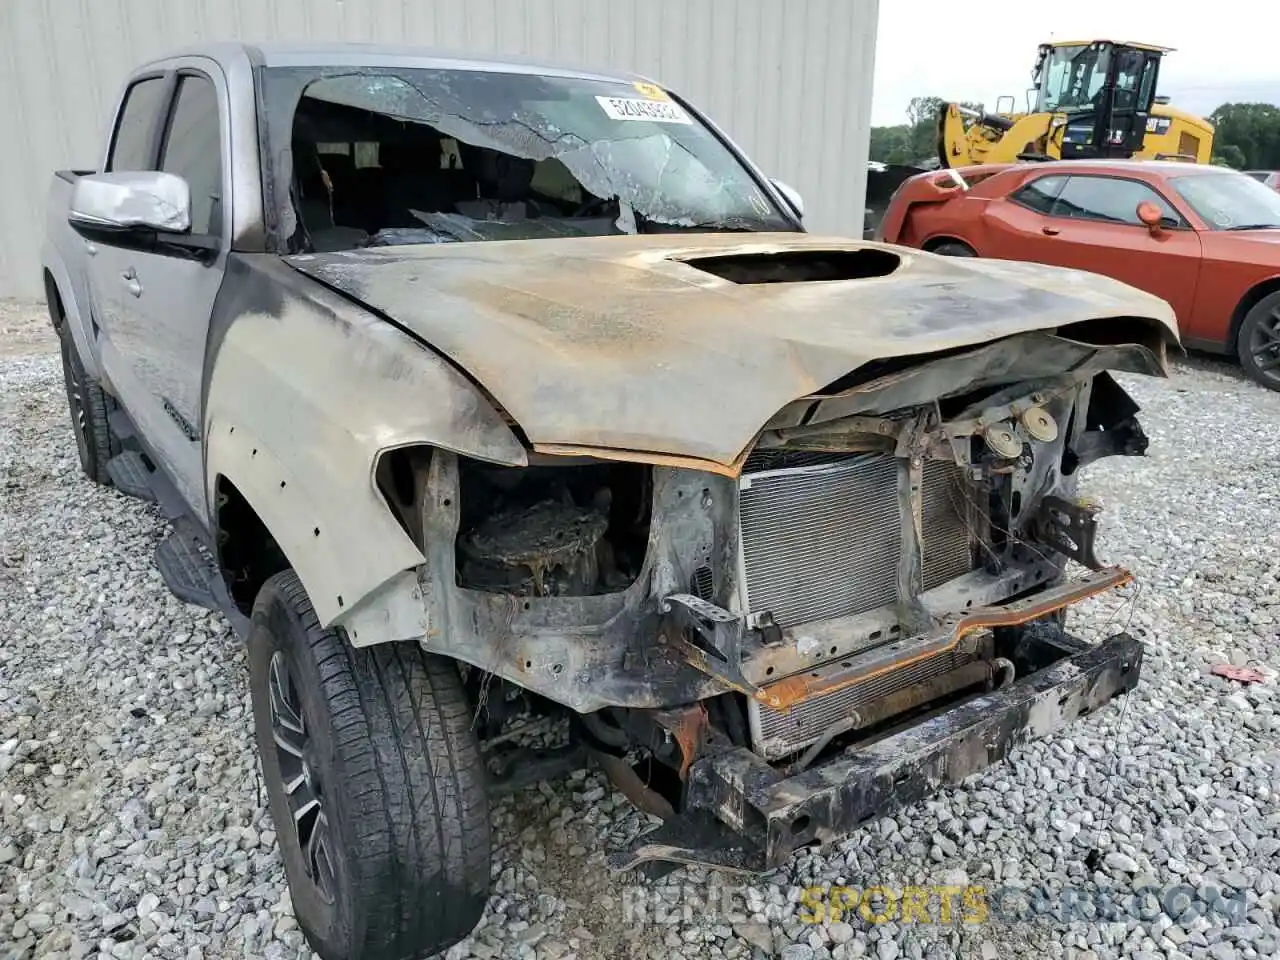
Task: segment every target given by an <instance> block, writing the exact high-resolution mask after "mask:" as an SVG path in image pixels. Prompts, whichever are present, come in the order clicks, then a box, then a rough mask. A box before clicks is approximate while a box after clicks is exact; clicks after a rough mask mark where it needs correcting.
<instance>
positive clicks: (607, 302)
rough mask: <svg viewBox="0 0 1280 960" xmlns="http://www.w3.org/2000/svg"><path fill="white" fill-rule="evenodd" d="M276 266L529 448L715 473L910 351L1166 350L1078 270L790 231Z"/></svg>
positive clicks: (1112, 358) (336, 257) (1149, 328)
mask: <svg viewBox="0 0 1280 960" xmlns="http://www.w3.org/2000/svg"><path fill="white" fill-rule="evenodd" d="M288 262H289V263H290V264H291V265H292V266H293V267H294V268H295V269H297V270H299V271H301V272H302V273H304V274H306V275H308V276H310V277H312V278H314V279H315V280H318V281H320V282H321V283H323V284H325V285H327V286H329V287H331V288H333V289H335V290H337V291H339V292H340V293H342V294H343V295H345V296H347V297H350V298H353V299H356V300H359V301H360V302H362V303H364V304H366V305H367V306H368V307H370V308H372V309H374V310H376V311H378V312H379V313H381V314H383V315H384V316H386V317H387V318H388V319H389V320H390V321H392V322H394V323H396V324H398V325H400V326H402V327H404V328H406V329H407V330H409V331H410V332H411V333H413V334H414V335H415V336H417V337H418V338H419V339H421V340H422V341H423V342H424V343H426V344H427V345H428V346H430V347H431V348H432V349H434V350H437V351H439V352H440V353H441V354H443V355H445V356H446V357H448V358H449V359H450V360H451V361H452V362H453V363H455V364H456V365H457V366H458V367H460V368H461V369H463V370H464V371H465V372H466V373H467V374H468V375H469V376H470V377H472V378H473V379H474V380H475V381H476V382H478V383H479V384H480V385H481V386H482V387H483V388H484V389H485V390H486V391H487V392H488V393H489V394H490V395H491V396H493V397H494V398H495V399H496V401H497V402H498V403H499V404H501V405H502V406H503V407H504V408H505V410H506V411H507V412H508V413H509V414H510V416H511V417H512V418H513V419H514V420H515V421H516V422H517V423H518V424H519V425H520V427H521V428H522V429H523V431H524V432H525V435H526V436H527V437H528V438H529V440H530V441H531V442H532V443H533V444H534V445H535V446H539V447H544V448H545V447H560V448H575V447H578V448H607V449H610V450H615V451H631V452H636V453H648V454H656V455H661V456H674V457H682V458H696V459H698V460H703V461H709V462H710V463H712V464H721V465H727V464H731V463H733V462H734V461H735V460H736V459H737V458H738V457H739V455H740V454H741V453H742V452H743V451H744V449H745V448H746V447H747V446H748V445H749V444H750V443H751V441H752V439H753V438H754V437H755V435H756V434H757V433H758V432H759V431H760V429H761V428H762V427H763V426H764V425H765V424H766V423H767V422H769V421H770V420H771V419H773V418H775V415H776V414H778V412H779V411H780V410H782V408H783V407H785V406H787V405H788V404H791V403H792V402H793V401H797V400H799V399H801V398H804V397H809V396H814V395H818V394H824V395H825V394H830V393H831V392H832V391H833V390H836V389H840V387H839V384H840V383H841V382H842V381H849V380H850V379H851V376H850V375H853V377H852V379H854V380H856V379H857V372H858V371H867V374H866V377H872V376H879V374H878V373H877V371H878V370H879V369H881V368H885V369H886V370H889V371H891V372H886V373H885V374H884V375H883V377H882V379H892V378H893V377H897V378H898V379H899V380H900V379H901V375H902V370H903V368H904V367H907V368H909V367H911V366H912V363H911V361H912V360H913V359H918V360H919V361H920V363H918V364H915V365H916V366H920V365H921V364H923V363H924V362H925V361H932V358H933V357H934V356H935V355H939V354H942V355H952V356H954V355H955V354H956V353H964V352H966V350H967V348H974V349H976V348H982V347H984V346H986V345H989V344H991V343H993V342H995V341H1002V340H1006V339H1007V338H1013V337H1018V336H1019V335H1024V334H1035V333H1039V334H1042V336H1041V337H1040V338H1039V339H1040V340H1041V341H1043V340H1044V339H1045V336H1047V335H1054V334H1057V335H1059V336H1061V337H1063V338H1064V339H1063V340H1062V345H1063V347H1064V349H1063V350H1062V351H1060V355H1061V363H1062V365H1063V366H1062V370H1061V371H1058V372H1064V371H1066V370H1068V369H1075V368H1076V367H1077V366H1078V365H1079V364H1081V363H1084V362H1086V361H1088V360H1089V359H1090V358H1092V359H1094V360H1095V361H1096V360H1097V357H1096V356H1095V355H1096V354H1097V353H1098V352H1099V351H1103V352H1105V353H1106V356H1105V357H1103V359H1104V360H1105V361H1106V362H1105V363H1103V364H1101V365H1103V366H1107V367H1110V368H1112V369H1123V370H1131V371H1134V372H1142V373H1155V374H1158V373H1162V372H1163V369H1164V365H1163V346H1164V344H1165V343H1167V342H1176V339H1177V334H1176V327H1175V325H1174V319H1173V314H1172V312H1171V310H1170V309H1169V307H1168V305H1167V304H1165V303H1164V302H1163V301H1162V300H1159V299H1157V298H1155V297H1152V296H1150V295H1148V294H1145V293H1142V292H1140V291H1138V290H1135V289H1133V288H1131V287H1128V286H1126V285H1124V284H1121V283H1118V282H1116V281H1113V280H1108V279H1106V278H1103V277H1099V276H1096V275H1093V274H1086V273H1081V272H1077V271H1072V270H1064V269H1060V268H1056V267H1044V266H1039V265H1034V264H1024V263H1012V262H1004V261H985V260H965V259H954V258H945V257H939V256H935V255H932V254H927V253H920V252H918V251H914V250H908V249H905V248H901V247H894V246H888V245H879V244H868V243H862V242H857V241H852V240H843V239H832V238H824V237H815V236H812V235H805V234H753V235H750V236H749V237H748V236H745V235H743V234H706V235H697V236H691V235H679V236H674V235H670V234H668V235H647V236H638V237H636V236H615V237H591V238H574V239H555V240H511V241H493V242H481V243H458V244H433V245H422V246H411V247H384V248H371V249H365V250H359V251H349V252H343V253H329V254H304V255H298V256H294V257H290V258H288ZM1063 328H1069V329H1065V330H1064V329H1063ZM1081 340H1082V341H1084V343H1079V342H1078V341H1081ZM1035 352H1037V354H1038V356H1039V357H1040V360H1039V362H1038V368H1037V369H1036V370H1035V371H1031V370H1027V371H1022V370H1019V369H1016V366H1017V361H1016V359H1014V360H1010V359H1009V357H1010V356H1011V354H1010V352H1009V351H1007V350H1006V351H1004V352H1003V354H1002V357H1003V359H999V360H998V361H997V362H999V363H1002V364H1004V366H1005V367H1006V368H1007V369H1005V370H1004V371H1003V375H1004V376H1005V377H1006V379H1007V380H1016V379H1021V378H1024V377H1030V376H1034V375H1042V374H1043V373H1045V370H1044V369H1043V367H1044V362H1043V357H1044V355H1045V352H1046V351H1045V350H1044V349H1043V343H1042V344H1041V349H1039V350H1038V351H1035ZM886 361H890V362H889V363H887V364H886ZM1055 362H1057V361H1055ZM864 379H865V377H864ZM833 385H835V386H833ZM956 386H957V385H956V384H952V385H951V387H950V388H949V387H948V386H947V385H946V384H945V383H941V385H939V386H938V387H937V389H938V390H939V393H938V394H937V395H936V396H916V397H915V402H923V401H926V400H932V399H935V398H937V397H939V396H941V395H945V394H946V391H947V390H948V389H954V388H955V387H956ZM864 388H865V385H864ZM899 393H901V391H899Z"/></svg>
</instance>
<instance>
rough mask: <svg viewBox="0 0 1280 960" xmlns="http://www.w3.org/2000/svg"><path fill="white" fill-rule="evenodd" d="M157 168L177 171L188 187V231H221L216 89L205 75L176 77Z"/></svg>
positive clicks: (219, 133) (219, 144) (220, 151)
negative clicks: (175, 95) (176, 80)
mask: <svg viewBox="0 0 1280 960" xmlns="http://www.w3.org/2000/svg"><path fill="white" fill-rule="evenodd" d="M160 169H161V170H163V171H165V172H166V173H176V174H177V175H178V176H180V177H182V178H183V179H184V180H186V181H187V184H188V186H190V187H191V232H192V233H196V234H201V233H203V234H212V235H215V236H216V235H218V234H221V233H222V128H221V127H220V126H219V124H218V91H217V88H215V87H214V85H213V83H212V82H211V81H210V80H208V79H207V78H205V77H198V76H193V75H190V74H188V75H185V76H183V77H182V78H180V79H179V81H178V95H177V97H176V98H175V100H174V105H173V116H172V118H171V119H170V120H169V132H168V133H167V134H166V135H165V141H164V149H163V150H162V151H161V155H160Z"/></svg>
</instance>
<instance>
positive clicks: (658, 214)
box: [267, 70, 796, 251]
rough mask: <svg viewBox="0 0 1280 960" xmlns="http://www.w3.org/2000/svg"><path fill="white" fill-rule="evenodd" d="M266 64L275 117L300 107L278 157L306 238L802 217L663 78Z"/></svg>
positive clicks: (663, 228) (596, 229)
mask: <svg viewBox="0 0 1280 960" xmlns="http://www.w3.org/2000/svg"><path fill="white" fill-rule="evenodd" d="M267 72H268V74H276V75H277V76H275V77H269V78H268V80H269V83H268V89H269V90H270V91H272V93H273V94H274V95H275V96H274V102H275V104H276V106H277V110H276V111H274V114H273V117H274V119H276V120H277V121H278V120H280V119H282V114H285V113H287V112H288V111H291V121H290V122H289V123H288V124H287V126H286V127H285V129H286V130H287V131H288V132H287V134H286V135H287V137H288V141H289V150H288V152H287V154H284V152H283V151H280V150H279V149H277V150H276V151H275V153H276V156H277V157H280V156H282V155H286V156H289V157H291V159H292V163H291V164H287V163H279V162H277V163H276V165H275V166H276V168H277V169H276V176H277V178H283V177H285V176H287V177H288V182H287V183H280V182H279V179H278V181H277V186H278V187H284V188H285V189H283V190H278V191H277V196H288V197H289V198H290V200H291V202H290V203H289V204H288V205H287V206H286V207H285V209H283V210H282V211H281V216H282V218H283V219H284V222H285V225H286V228H287V229H286V231H285V232H286V233H287V234H289V235H290V236H291V240H290V246H291V248H292V249H294V250H315V251H327V250H343V249H351V248H355V247H365V246H386V245H392V244H410V243H447V242H457V241H469V240H515V239H530V238H539V237H561V236H598V235H604V234H616V233H658V232H672V231H682V230H686V231H693V230H696V231H703V230H737V231H757V230H794V229H796V226H795V224H794V223H792V222H791V221H790V220H789V219H787V218H786V217H785V216H784V215H783V214H782V212H781V211H780V210H779V209H778V208H777V207H776V206H775V204H774V203H773V201H772V200H771V199H769V197H768V195H767V194H766V193H765V191H764V189H763V188H762V187H761V185H760V183H758V182H757V181H756V179H755V178H754V177H753V176H752V175H751V174H750V173H749V172H748V171H747V169H746V168H745V167H744V166H743V165H742V164H741V163H740V162H739V161H738V159H737V158H736V157H735V156H734V155H733V153H732V152H730V150H729V149H728V148H726V147H725V146H724V144H723V143H721V142H720V140H719V139H718V138H717V137H716V136H715V135H714V134H713V133H712V132H711V131H710V130H708V129H707V128H706V127H705V126H703V125H702V123H701V122H699V120H698V119H697V118H696V117H694V116H693V115H691V114H690V113H689V112H688V111H687V110H685V109H684V108H683V107H681V106H680V105H679V104H678V103H677V102H676V101H675V100H674V99H672V98H671V97H670V96H669V95H668V94H667V93H666V92H665V91H664V90H662V89H661V88H659V87H657V86H654V85H652V84H648V83H640V82H637V83H628V82H625V81H604V80H591V79H583V78H564V77H555V76H533V75H528V74H517V73H479V72H470V71H462V70H397V71H395V72H394V73H385V72H379V73H371V72H368V71H361V72H358V73H343V74H341V75H331V76H314V75H313V76H307V75H306V74H305V73H302V72H299V71H285V70H269V71H267ZM270 81H274V82H270ZM269 96H270V94H269ZM281 101H285V102H286V105H285V107H284V109H283V110H282V109H280V107H281ZM295 103H296V106H294V104H295ZM282 132H283V131H280V130H275V129H273V134H274V135H276V136H279V134H280V133H282ZM281 168H284V169H281ZM289 168H291V169H289Z"/></svg>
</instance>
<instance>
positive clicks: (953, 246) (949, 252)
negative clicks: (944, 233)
mask: <svg viewBox="0 0 1280 960" xmlns="http://www.w3.org/2000/svg"><path fill="white" fill-rule="evenodd" d="M930 253H937V254H941V255H942V256H944V257H976V256H977V255H978V253H977V251H976V250H974V249H973V247H971V246H969V245H968V244H967V243H961V242H960V241H959V240H948V241H947V242H946V243H940V244H938V245H937V246H936V247H934V248H933V249H932V250H930Z"/></svg>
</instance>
